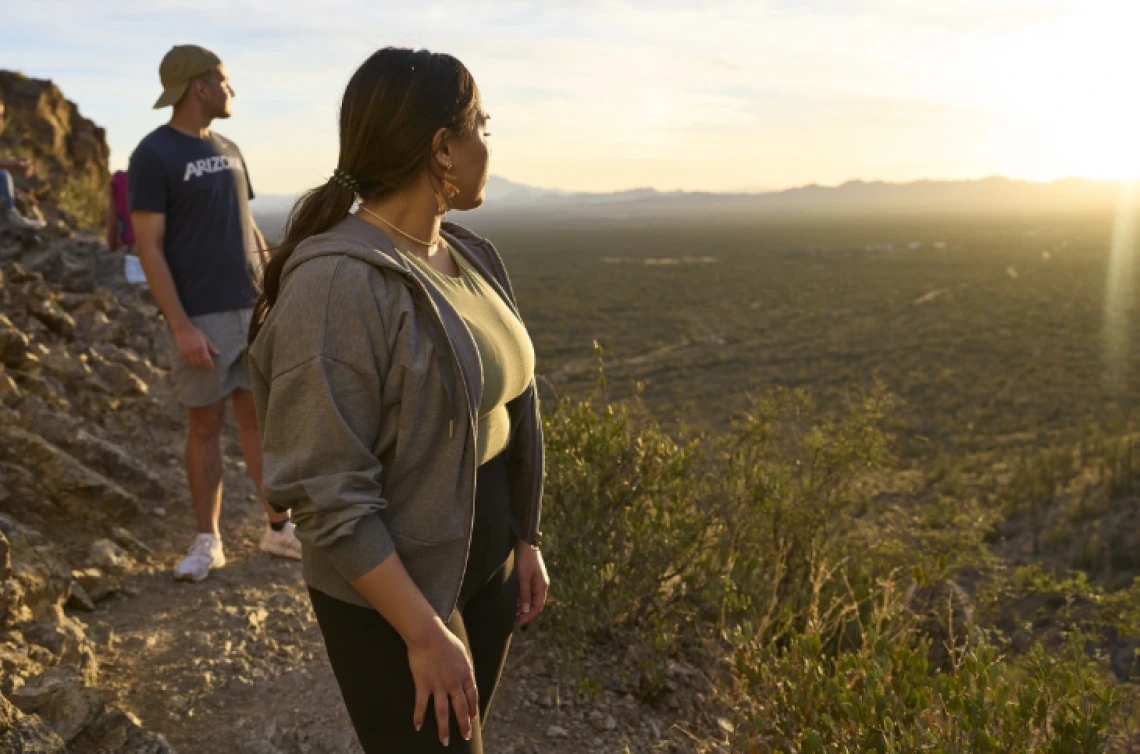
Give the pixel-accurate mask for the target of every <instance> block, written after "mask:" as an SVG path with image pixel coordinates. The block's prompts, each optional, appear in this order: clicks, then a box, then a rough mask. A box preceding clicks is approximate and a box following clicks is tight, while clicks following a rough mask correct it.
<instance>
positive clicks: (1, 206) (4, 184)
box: [0, 170, 16, 213]
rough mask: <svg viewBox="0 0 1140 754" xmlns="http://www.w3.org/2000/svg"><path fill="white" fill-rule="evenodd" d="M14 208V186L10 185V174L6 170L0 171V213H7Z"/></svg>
mask: <svg viewBox="0 0 1140 754" xmlns="http://www.w3.org/2000/svg"><path fill="white" fill-rule="evenodd" d="M15 208H16V186H15V184H13V183H12V174H11V173H9V172H8V171H7V170H0V212H3V213H7V212H8V211H9V210H12V209H15Z"/></svg>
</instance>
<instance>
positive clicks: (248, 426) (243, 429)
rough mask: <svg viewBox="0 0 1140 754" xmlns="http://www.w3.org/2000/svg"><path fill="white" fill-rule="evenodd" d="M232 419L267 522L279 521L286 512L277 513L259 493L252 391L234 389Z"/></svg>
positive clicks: (257, 432)
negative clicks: (235, 423) (235, 422)
mask: <svg viewBox="0 0 1140 754" xmlns="http://www.w3.org/2000/svg"><path fill="white" fill-rule="evenodd" d="M233 400H234V419H236V420H237V425H238V434H239V435H240V437H241V454H242V456H244V457H245V467H246V469H247V470H248V471H249V476H250V479H252V480H253V484H254V486H256V487H257V496H258V498H259V499H260V500H261V504H262V505H263V506H265V515H266V517H267V518H268V519H269V523H271V524H274V523H279V522H281V521H286V520H288V518H289V514H288V513H278V512H277V511H275V510H273V509H272V508H270V507H269V503H267V502H265V498H264V497H263V496H262V494H261V431H260V430H259V429H258V426H257V410H256V408H255V407H254V403H253V393H252V392H251V391H249V390H242V389H240V388H239V389H238V390H235V391H234V394H233Z"/></svg>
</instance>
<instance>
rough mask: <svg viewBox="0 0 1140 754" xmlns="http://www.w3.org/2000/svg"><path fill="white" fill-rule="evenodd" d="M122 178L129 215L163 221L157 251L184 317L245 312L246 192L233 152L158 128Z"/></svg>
mask: <svg viewBox="0 0 1140 754" xmlns="http://www.w3.org/2000/svg"><path fill="white" fill-rule="evenodd" d="M127 175H128V181H129V186H130V196H131V211H132V212H135V211H138V212H159V213H161V214H164V215H166V232H165V235H164V237H163V241H162V249H163V253H164V254H165V256H166V263H167V265H169V267H170V274H171V275H172V276H173V278H174V286H175V288H177V290H178V298H179V300H180V301H181V302H182V307H183V308H184V309H185V310H186V314H187V315H188V316H191V317H197V316H199V315H201V314H212V313H214V312H224V311H230V310H233V309H245V308H248V307H251V306H253V305H254V303H256V301H257V289H256V285H255V282H254V272H253V271H254V269H256V268H257V267H258V266H259V264H260V263H259V253H258V244H257V238H256V236H255V235H254V230H253V228H254V226H253V218H252V217H251V216H250V213H249V200H250V199H252V198H253V187H252V186H251V185H250V182H249V173H248V171H247V170H246V167H245V160H243V159H242V156H241V152H240V151H239V150H238V148H237V146H236V145H235V144H234V143H233V142H232V141H230V140H229V139H226V138H223V137H221V136H219V135H218V134H216V133H213V132H211V133H210V135H209V137H207V138H205V139H199V138H196V137H194V136H188V135H187V134H184V133H182V132H181V131H178V130H176V129H174V128H171V127H170V126H161V127H160V128H158V129H156V130H154V131H152V132H151V133H150V134H148V135H147V137H146V138H144V139H143V140H142V141H141V142H140V143H139V145H138V147H137V148H136V149H135V151H134V154H132V155H131V162H130V167H129V169H128V171H127Z"/></svg>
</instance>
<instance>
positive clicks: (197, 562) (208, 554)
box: [174, 534, 226, 581]
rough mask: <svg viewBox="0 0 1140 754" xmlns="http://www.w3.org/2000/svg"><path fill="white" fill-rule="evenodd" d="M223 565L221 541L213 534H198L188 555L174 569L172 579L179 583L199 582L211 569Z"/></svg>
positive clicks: (224, 558) (224, 560)
mask: <svg viewBox="0 0 1140 754" xmlns="http://www.w3.org/2000/svg"><path fill="white" fill-rule="evenodd" d="M225 564H226V556H225V553H223V552H222V541H221V540H220V539H218V538H217V537H215V536H214V535H213V534H199V535H198V538H197V539H195V540H194V544H193V545H191V546H190V554H189V555H187V556H186V557H185V558H184V559H183V560H182V562H181V563H179V564H178V567H177V568H175V569H174V578H176V579H178V580H179V581H201V580H202V579H204V578H206V574H208V573H209V572H210V569H211V568H221V567H222V566H224V565H225Z"/></svg>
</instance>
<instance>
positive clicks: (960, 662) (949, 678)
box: [732, 626, 1116, 754]
mask: <svg viewBox="0 0 1140 754" xmlns="http://www.w3.org/2000/svg"><path fill="white" fill-rule="evenodd" d="M732 643H733V646H734V648H735V661H736V669H737V674H738V677H739V678H740V687H739V691H738V695H737V696H738V698H737V717H738V724H737V726H736V732H737V736H736V740H735V741H734V748H735V750H737V751H745V752H749V753H750V754H761V753H766V752H789V751H794V752H803V754H809V753H810V752H821V753H822V752H830V753H833V754H866V753H867V752H881V753H882V754H888V753H890V754H894V753H896V752H898V753H901V752H940V753H945V754H951V753H954V754H956V753H958V752H962V753H963V754H964V753H965V752H1008V753H1009V754H1015V753H1016V754H1023V753H1027V752H1042V753H1044V752H1056V753H1057V754H1060V753H1061V752H1064V753H1065V754H1069V753H1072V754H1077V753H1078V752H1081V753H1083V752H1089V754H1092V753H1093V752H1102V751H1104V749H1105V742H1106V740H1107V729H1108V725H1109V721H1110V718H1111V716H1112V714H1113V710H1114V707H1115V705H1116V694H1115V692H1114V691H1113V689H1112V688H1111V687H1110V686H1108V685H1107V684H1106V683H1105V682H1104V681H1102V680H1101V678H1100V676H1099V674H1098V673H1097V672H1096V669H1095V668H1094V667H1092V666H1091V663H1090V662H1089V661H1088V660H1086V659H1085V657H1084V651H1083V648H1082V646H1083V640H1082V639H1081V638H1080V637H1079V636H1075V637H1074V638H1073V640H1072V641H1071V642H1070V644H1069V645H1068V649H1067V651H1066V652H1065V653H1063V654H1062V655H1061V656H1059V657H1058V656H1054V655H1052V654H1051V653H1048V652H1046V651H1045V650H1044V649H1043V648H1042V647H1041V646H1040V645H1036V646H1034V647H1033V649H1032V650H1031V651H1030V652H1029V653H1028V654H1027V655H1026V656H1025V657H1024V658H1022V659H1021V660H1020V661H1017V662H1013V661H1010V660H1007V659H1005V658H1002V657H1001V656H1000V655H999V654H998V652H997V650H996V649H995V648H994V647H993V646H992V645H991V644H989V643H988V642H986V641H985V640H984V639H983V640H981V641H979V642H978V643H976V644H975V645H973V646H970V647H968V648H964V649H961V650H959V651H957V652H956V654H955V662H954V668H953V669H952V671H951V672H946V673H939V672H933V670H932V668H931V667H930V665H929V662H928V660H927V652H928V649H929V646H928V640H927V641H917V642H909V641H901V640H897V639H896V640H890V639H888V638H886V637H882V636H876V635H875V634H874V633H873V632H872V633H869V634H868V636H867V637H866V641H864V642H863V643H862V645H861V646H860V648H859V649H858V650H855V651H850V652H844V653H843V654H841V655H839V656H837V657H833V656H831V655H829V654H828V653H826V652H825V651H824V642H823V641H822V640H821V637H820V636H819V635H817V634H814V633H807V634H802V635H798V636H796V637H794V640H792V641H790V642H788V643H787V644H786V645H784V646H779V647H777V646H774V645H772V644H771V643H769V642H764V641H762V640H758V638H757V637H756V635H755V634H753V633H752V632H751V631H750V629H749V627H748V626H744V627H742V628H740V629H738V630H736V631H734V632H733V634H732Z"/></svg>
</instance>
